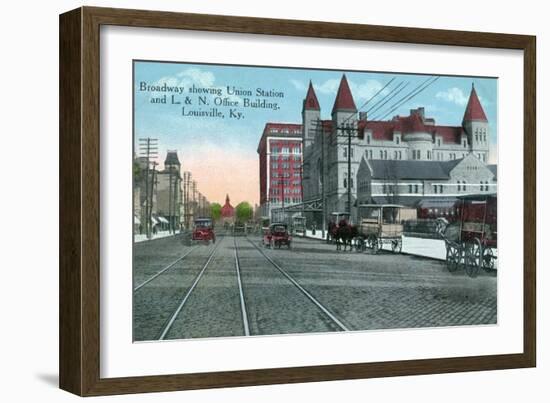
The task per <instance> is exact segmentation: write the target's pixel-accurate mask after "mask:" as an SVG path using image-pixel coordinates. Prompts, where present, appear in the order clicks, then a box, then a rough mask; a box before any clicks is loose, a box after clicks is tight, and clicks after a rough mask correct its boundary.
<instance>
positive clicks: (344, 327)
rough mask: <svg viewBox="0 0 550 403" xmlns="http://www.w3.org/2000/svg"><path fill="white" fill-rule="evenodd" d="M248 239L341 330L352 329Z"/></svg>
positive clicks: (253, 244)
mask: <svg viewBox="0 0 550 403" xmlns="http://www.w3.org/2000/svg"><path fill="white" fill-rule="evenodd" d="M246 240H247V241H248V242H249V243H250V244H251V245H252V246H254V248H255V249H256V250H257V251H258V252H260V254H261V255H262V256H263V257H265V258H266V259H267V261H268V262H269V263H271V264H272V265H273V267H275V268H276V269H277V270H278V271H279V272H280V273H281V274H282V275H283V276H284V277H286V279H287V280H289V281H290V282H291V283H292V284H293V285H294V286H295V287H296V288H298V290H300V291H301V292H302V294H304V295H305V296H306V297H307V298H308V299H309V300H310V301H311V302H313V304H315V305H316V306H317V308H319V309H320V310H321V311H322V312H323V313H324V314H325V315H326V316H327V317H328V318H329V319H330V320H331V321H333V322H334V323H335V324H336V325H337V326H338V327H339V328H340V329H341V330H343V331H345V332H347V331H350V329H349V328H348V327H347V326H346V325H344V324H343V323H342V322H341V321H340V320H339V319H338V318H337V317H336V316H334V315H333V314H332V313H331V312H330V311H329V310H328V308H326V307H325V306H324V305H323V304H322V303H321V302H319V301H318V300H317V299H316V298H315V297H314V296H313V295H311V294H310V293H309V292H308V291H307V290H306V289H305V288H304V287H302V286H301V285H300V284H299V283H298V282H297V281H296V280H295V279H294V278H293V277H292V276H291V275H290V274H288V273H287V272H286V271H285V270H284V269H283V268H282V267H281V266H280V265H279V264H277V263H276V262H275V261H274V260H273V259H272V258H271V257H269V256H268V255H267V254H266V253H265V252H264V251H263V250H261V249H260V248H259V247H258V246H257V245H256V244H255V243H254V242H252V241H251V240H250V239H248V237H246Z"/></svg>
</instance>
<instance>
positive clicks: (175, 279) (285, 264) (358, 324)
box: [134, 235, 497, 341]
mask: <svg viewBox="0 0 550 403" xmlns="http://www.w3.org/2000/svg"><path fill="white" fill-rule="evenodd" d="M260 244H261V239H260V237H259V236H249V237H244V236H240V237H233V236H223V235H221V236H219V237H218V240H217V242H216V243H215V244H210V245H206V244H195V245H189V244H188V243H187V242H185V240H184V238H182V237H181V236H176V237H169V238H163V239H158V240H154V241H150V242H142V243H138V244H135V245H134V339H135V340H136V341H145V340H158V339H180V338H197V337H230V336H243V335H268V334H271V335H272V334H285V333H311V332H330V331H348V330H373V329H395V328H415V327H437V326H464V325H487V324H496V322H497V277H496V271H494V272H491V273H485V272H483V273H481V274H480V275H479V276H478V277H477V278H470V277H468V276H467V275H466V274H465V273H464V272H462V271H460V270H459V271H457V272H455V273H449V272H448V271H447V269H446V267H445V264H444V262H443V261H438V260H434V259H427V258H422V257H416V256H411V255H405V254H392V253H391V252H386V251H382V252H381V253H379V254H376V255H374V254H369V253H368V252H365V253H358V252H355V251H354V252H349V251H347V252H343V251H336V248H335V246H334V245H327V244H326V243H324V242H320V241H317V240H311V239H303V238H294V239H293V244H292V248H291V249H286V248H281V249H269V248H265V247H263V246H260Z"/></svg>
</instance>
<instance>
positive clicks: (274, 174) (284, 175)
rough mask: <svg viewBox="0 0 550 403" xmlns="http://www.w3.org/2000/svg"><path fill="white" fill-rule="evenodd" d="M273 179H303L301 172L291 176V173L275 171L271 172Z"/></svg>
mask: <svg viewBox="0 0 550 403" xmlns="http://www.w3.org/2000/svg"><path fill="white" fill-rule="evenodd" d="M271 177H272V178H290V177H294V178H301V177H302V174H301V172H300V171H297V172H292V175H291V174H290V172H277V171H273V172H271Z"/></svg>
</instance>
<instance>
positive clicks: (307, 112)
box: [302, 81, 321, 199]
mask: <svg viewBox="0 0 550 403" xmlns="http://www.w3.org/2000/svg"><path fill="white" fill-rule="evenodd" d="M320 119H321V107H320V106H319V101H318V100H317V95H316V94H315V90H314V89H313V85H312V84H311V81H310V82H309V87H308V89H307V94H306V97H305V99H304V103H303V107H302V158H303V169H304V174H303V177H302V181H303V185H302V186H303V191H304V198H305V199H310V198H312V197H316V196H318V193H319V189H318V186H317V184H318V182H319V178H318V176H319V172H318V169H317V166H316V160H317V159H318V156H317V155H316V154H317V152H315V150H314V147H315V146H314V142H315V138H316V134H317V130H320V127H318V125H320V124H321V120H320Z"/></svg>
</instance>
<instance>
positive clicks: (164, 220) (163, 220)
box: [157, 216, 168, 224]
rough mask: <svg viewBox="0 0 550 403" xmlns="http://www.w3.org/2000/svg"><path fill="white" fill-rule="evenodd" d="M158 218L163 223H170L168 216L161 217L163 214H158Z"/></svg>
mask: <svg viewBox="0 0 550 403" xmlns="http://www.w3.org/2000/svg"><path fill="white" fill-rule="evenodd" d="M157 218H158V220H159V221H160V222H162V223H164V224H168V220H167V219H166V218H164V217H161V216H158V217H157Z"/></svg>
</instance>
